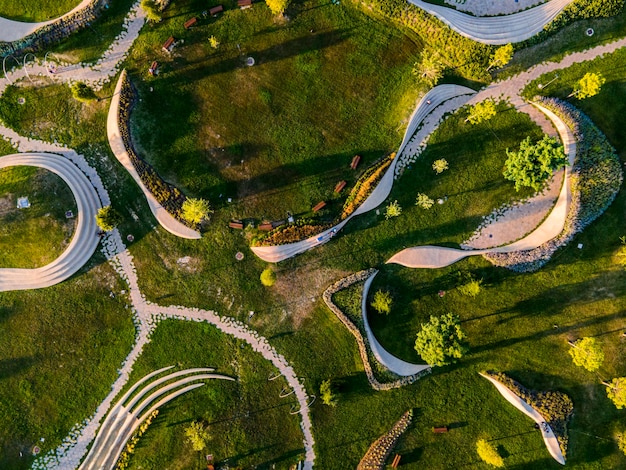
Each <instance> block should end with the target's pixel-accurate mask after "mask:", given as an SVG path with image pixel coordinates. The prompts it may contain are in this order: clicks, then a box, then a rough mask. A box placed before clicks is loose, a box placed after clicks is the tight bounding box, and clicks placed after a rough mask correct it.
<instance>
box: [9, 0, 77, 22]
mask: <svg viewBox="0 0 626 470" xmlns="http://www.w3.org/2000/svg"><path fill="white" fill-rule="evenodd" d="M79 3H80V0H0V16H2V17H4V18H8V19H10V20H15V21H24V22H33V23H34V22H38V21H47V20H51V19H53V18H57V17H59V16H61V15H64V14H65V13H67V12H69V11H70V10H71V9H72V8H74V7H75V6H77V5H78V4H79Z"/></svg>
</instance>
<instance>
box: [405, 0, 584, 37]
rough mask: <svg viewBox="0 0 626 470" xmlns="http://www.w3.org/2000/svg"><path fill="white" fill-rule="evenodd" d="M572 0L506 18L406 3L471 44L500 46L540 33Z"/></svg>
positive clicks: (555, 1) (415, 1)
mask: <svg viewBox="0 0 626 470" xmlns="http://www.w3.org/2000/svg"><path fill="white" fill-rule="evenodd" d="M511 1H512V0H511ZM573 1H574V0H550V1H548V2H546V3H542V4H541V5H538V6H536V7H533V8H529V9H528V10H524V11H520V12H518V13H512V14H510V15H505V16H486V17H485V16H473V15H468V14H467V13H463V12H460V11H457V10H455V9H453V8H450V7H445V6H442V5H435V4H432V3H427V2H424V1H422V0H409V2H410V3H412V4H413V5H415V6H416V7H418V8H421V9H422V10H424V11H426V12H428V13H430V14H431V15H433V16H436V17H437V18H439V19H440V20H441V21H442V22H443V23H444V24H446V25H447V26H449V27H450V28H451V29H453V30H454V31H456V32H457V33H459V34H460V35H462V36H465V37H467V38H469V39H473V40H474V41H477V42H481V43H484V44H493V45H502V44H508V43H516V42H521V41H525V40H526V39H529V38H531V37H533V36H534V35H535V34H537V33H539V32H540V31H542V30H543V28H544V26H545V25H547V24H548V23H550V22H551V21H552V20H553V19H554V18H556V17H557V15H558V14H559V13H561V11H563V9H564V8H565V7H566V6H567V5H569V4H570V3H572V2H573Z"/></svg>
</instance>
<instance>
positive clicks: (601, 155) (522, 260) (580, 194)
mask: <svg viewBox="0 0 626 470" xmlns="http://www.w3.org/2000/svg"><path fill="white" fill-rule="evenodd" d="M537 101H538V102H539V103H540V104H541V105H542V106H544V107H546V108H548V109H550V110H551V111H552V112H554V113H555V114H557V115H558V116H559V117H560V118H561V119H562V120H563V122H564V123H565V124H566V125H567V126H568V127H569V128H570V129H571V131H572V133H573V134H574V137H575V138H576V158H575V160H574V165H573V167H572V169H571V175H570V184H571V187H570V189H571V195H572V198H571V204H570V208H569V211H568V214H567V219H566V221H565V227H564V229H563V232H561V234H560V235H559V236H557V237H556V238H554V239H552V240H550V241H549V242H547V243H544V244H543V245H541V246H539V247H537V248H535V249H533V250H527V251H517V252H513V253H490V254H486V255H484V256H485V258H487V259H488V260H489V261H491V262H492V263H493V264H495V265H496V266H503V267H507V268H509V269H512V270H513V271H518V272H530V271H536V270H537V269H539V268H541V267H542V266H544V265H545V264H546V263H547V262H548V261H549V260H550V258H551V257H552V255H553V254H554V253H555V252H556V250H557V249H559V248H560V247H562V246H564V245H566V244H567V243H568V242H569V241H571V240H572V238H573V237H574V235H576V234H577V233H578V232H581V231H582V230H583V229H584V228H585V227H587V226H588V225H589V224H590V223H591V222H593V221H594V220H595V219H597V218H598V217H599V216H600V215H602V213H604V211H605V210H606V209H607V208H608V207H609V206H610V205H611V203H612V202H613V200H614V199H615V197H616V196H617V193H618V191H619V189H620V186H621V184H622V181H623V174H622V168H621V165H620V160H619V157H618V156H617V153H616V151H615V149H614V148H613V146H612V145H611V144H610V143H609V141H608V140H607V138H606V137H605V136H604V134H602V132H601V131H600V130H599V129H598V128H597V127H596V126H595V124H594V123H593V122H592V121H591V119H589V117H588V116H587V115H585V114H584V113H582V112H581V111H579V110H578V109H577V108H575V107H574V106H572V105H571V104H569V103H567V102H564V101H560V100H557V99H555V98H540V99H537Z"/></svg>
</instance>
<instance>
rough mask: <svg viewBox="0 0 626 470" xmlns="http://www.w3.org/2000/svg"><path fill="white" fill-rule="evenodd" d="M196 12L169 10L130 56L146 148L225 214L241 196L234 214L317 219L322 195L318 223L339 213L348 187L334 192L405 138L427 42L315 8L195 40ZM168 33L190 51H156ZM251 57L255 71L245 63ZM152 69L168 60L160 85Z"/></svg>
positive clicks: (136, 121)
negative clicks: (416, 64)
mask: <svg viewBox="0 0 626 470" xmlns="http://www.w3.org/2000/svg"><path fill="white" fill-rule="evenodd" d="M177 8H179V10H177ZM198 13H199V12H198V11H197V10H191V11H190V10H189V9H188V8H185V6H180V7H176V5H172V8H171V10H168V11H167V12H166V15H165V19H164V20H163V22H162V23H159V24H157V25H154V26H149V27H147V28H144V30H143V31H142V34H141V36H140V38H139V40H138V43H137V46H136V47H135V48H134V49H133V53H132V54H131V60H130V63H129V70H130V71H131V78H132V80H133V82H134V83H135V84H136V85H137V86H138V88H139V96H140V100H141V101H140V102H139V103H138V105H137V107H136V110H135V111H134V113H133V117H132V120H133V131H134V137H135V139H136V143H137V145H138V148H139V149H140V150H141V153H142V154H143V155H145V156H146V158H147V159H148V160H149V161H150V163H152V164H153V165H154V166H155V168H156V169H157V171H159V173H160V174H162V175H163V176H164V177H165V178H166V179H167V180H170V181H172V182H174V183H175V184H177V185H178V186H179V187H180V188H181V189H182V190H183V191H184V192H185V193H186V194H188V195H192V196H200V197H205V198H208V199H209V200H210V201H212V203H213V204H214V205H215V206H216V207H218V208H222V207H223V206H227V207H228V203H227V202H226V199H227V198H232V199H233V200H234V201H235V202H234V204H237V205H236V206H234V205H232V204H231V206H230V207H229V209H227V210H229V211H230V212H232V214H233V216H235V217H237V218H255V219H257V220H261V219H263V218H268V219H270V220H277V219H282V218H285V216H286V212H287V211H290V212H292V213H293V214H294V215H296V216H300V217H303V216H304V217H309V216H311V215H312V212H311V208H312V207H313V206H314V205H315V204H316V203H317V202H319V201H321V200H325V201H327V202H329V206H328V208H327V210H325V211H323V212H322V217H332V216H334V215H336V214H337V213H338V212H339V210H340V208H341V204H342V201H343V200H344V198H345V193H346V192H345V191H344V195H341V196H339V195H336V194H333V188H334V187H335V184H336V183H337V182H338V181H341V180H346V181H348V184H349V185H351V184H353V183H354V182H355V181H356V178H357V176H358V174H359V173H360V171H361V170H362V169H364V168H365V167H366V166H367V165H368V164H369V163H371V162H373V161H374V160H376V159H378V158H380V157H382V156H383V155H384V154H386V153H388V152H390V151H392V150H393V149H394V148H395V146H396V145H397V143H398V142H399V141H400V140H401V132H400V130H401V129H400V128H401V127H403V124H402V122H403V120H405V119H406V118H407V117H408V115H409V114H410V112H411V111H412V109H411V108H412V106H413V103H414V101H415V98H416V96H417V88H416V81H415V78H414V77H413V76H412V75H411V73H410V70H411V64H412V63H413V61H414V60H415V58H416V57H417V54H418V53H419V48H418V46H416V45H415V44H414V43H413V41H412V40H411V39H410V38H409V37H408V36H406V35H404V34H403V33H402V32H401V31H399V30H397V29H396V28H391V27H388V26H386V25H382V24H380V23H378V22H376V21H374V20H372V19H370V18H368V17H367V16H365V15H364V14H362V13H360V12H358V11H355V10H352V9H350V8H345V7H343V6H334V5H331V4H322V3H321V2H318V1H310V2H305V3H303V4H302V5H298V11H297V14H295V15H294V16H293V17H292V18H291V20H290V21H288V22H280V21H279V20H277V19H276V18H275V17H273V16H272V15H271V13H270V12H269V10H268V9H267V8H266V7H265V6H264V5H262V4H259V5H255V7H254V8H253V9H252V10H246V11H239V10H227V11H226V12H225V13H224V14H223V15H221V16H220V17H218V18H217V19H213V18H211V19H210V20H204V19H201V20H200V25H199V26H197V27H194V28H193V29H191V30H189V31H185V30H184V29H183V27H182V23H183V22H184V20H185V19H186V18H187V17H189V16H192V15H193V14H196V15H197V14H198ZM311 31H312V32H311ZM170 35H173V36H174V37H175V38H177V39H184V44H181V45H179V46H177V47H176V48H175V49H174V51H173V53H172V55H171V57H168V56H165V55H164V54H163V53H162V52H160V50H159V49H160V45H161V44H162V43H163V42H164V41H165V40H166V39H167V38H168V37H169V36H170ZM210 36H215V37H216V38H217V39H218V40H219V41H220V45H219V47H218V48H217V49H213V48H211V46H210V45H209V43H208V37H210ZM240 51H241V52H240ZM246 57H252V58H254V60H255V65H254V66H252V67H247V66H245V65H244V63H245V59H246ZM153 60H158V61H159V62H160V63H161V69H160V73H159V75H158V77H156V78H150V77H148V76H147V67H148V66H149V64H150V63H151V62H152V61H153ZM150 89H152V90H153V91H150ZM355 154H360V155H362V156H363V160H362V163H361V168H360V169H359V171H357V172H355V171H353V170H350V168H349V163H350V161H351V159H352V157H353V156H354V155H355Z"/></svg>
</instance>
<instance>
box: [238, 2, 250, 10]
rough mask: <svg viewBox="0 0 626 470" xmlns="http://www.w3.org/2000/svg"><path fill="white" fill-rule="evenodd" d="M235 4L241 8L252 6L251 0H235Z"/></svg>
mask: <svg viewBox="0 0 626 470" xmlns="http://www.w3.org/2000/svg"><path fill="white" fill-rule="evenodd" d="M237 6H238V7H239V8H241V9H242V10H245V9H246V8H251V7H252V0H237Z"/></svg>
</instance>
